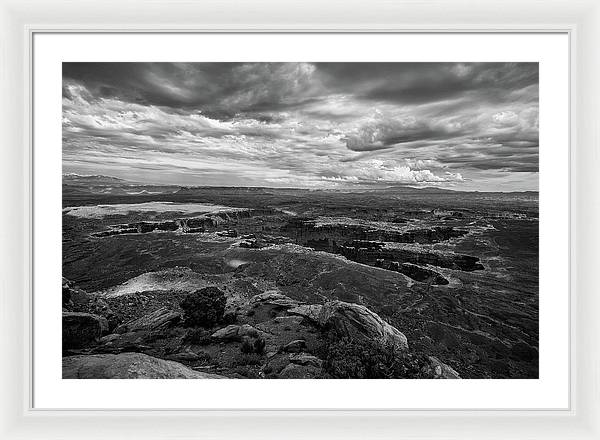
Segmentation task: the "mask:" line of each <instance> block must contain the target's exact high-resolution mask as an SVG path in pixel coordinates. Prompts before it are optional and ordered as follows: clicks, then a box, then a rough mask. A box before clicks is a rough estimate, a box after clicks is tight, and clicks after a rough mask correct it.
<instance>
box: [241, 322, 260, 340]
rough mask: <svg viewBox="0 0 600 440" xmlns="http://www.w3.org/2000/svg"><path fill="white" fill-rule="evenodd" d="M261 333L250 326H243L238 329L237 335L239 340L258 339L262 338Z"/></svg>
mask: <svg viewBox="0 0 600 440" xmlns="http://www.w3.org/2000/svg"><path fill="white" fill-rule="evenodd" d="M260 333H262V332H259V331H258V330H257V329H255V328H254V327H252V326H251V325H250V324H243V325H241V326H240V328H238V332H237V335H238V337H239V338H243V337H244V336H248V337H250V338H257V337H258V336H260Z"/></svg>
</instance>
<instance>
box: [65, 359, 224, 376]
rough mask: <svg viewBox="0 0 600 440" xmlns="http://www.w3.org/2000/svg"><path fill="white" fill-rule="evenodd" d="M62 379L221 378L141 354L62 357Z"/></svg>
mask: <svg viewBox="0 0 600 440" xmlns="http://www.w3.org/2000/svg"><path fill="white" fill-rule="evenodd" d="M63 379H223V376H218V375H215V374H208V373H202V372H199V371H194V370H192V369H190V368H188V367H186V366H185V365H182V364H180V363H178V362H174V361H166V360H163V359H158V358H155V357H152V356H148V355H145V354H142V353H121V354H96V355H88V356H69V357H65V358H63Z"/></svg>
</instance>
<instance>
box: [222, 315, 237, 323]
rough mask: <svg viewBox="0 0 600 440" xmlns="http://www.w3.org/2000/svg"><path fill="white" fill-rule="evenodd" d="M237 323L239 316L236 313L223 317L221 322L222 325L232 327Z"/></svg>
mask: <svg viewBox="0 0 600 440" xmlns="http://www.w3.org/2000/svg"><path fill="white" fill-rule="evenodd" d="M236 322H237V316H236V314H235V313H225V314H224V315H223V319H222V320H221V323H222V324H225V325H231V324H235V323H236Z"/></svg>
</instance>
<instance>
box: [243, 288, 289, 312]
mask: <svg viewBox="0 0 600 440" xmlns="http://www.w3.org/2000/svg"><path fill="white" fill-rule="evenodd" d="M257 303H263V304H268V305H271V306H276V307H280V308H292V307H297V306H298V305H299V303H298V301H296V300H293V299H292V298H290V297H289V296H285V295H282V294H281V293H279V292H276V291H267V292H264V293H259V294H258V295H254V296H253V297H252V298H250V304H257Z"/></svg>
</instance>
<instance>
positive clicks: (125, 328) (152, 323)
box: [114, 307, 181, 333]
mask: <svg viewBox="0 0 600 440" xmlns="http://www.w3.org/2000/svg"><path fill="white" fill-rule="evenodd" d="M180 320H181V314H180V313H178V312H175V311H173V310H170V309H168V308H166V307H161V308H160V309H158V310H155V311H154V312H152V313H148V314H147V315H144V316H142V317H141V318H138V319H134V320H132V321H129V322H126V323H124V324H121V325H120V326H118V327H117V328H115V330H114V332H115V333H127V332H134V331H138V330H159V329H164V328H167V327H170V326H171V325H173V324H176V323H177V322H179V321H180Z"/></svg>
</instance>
